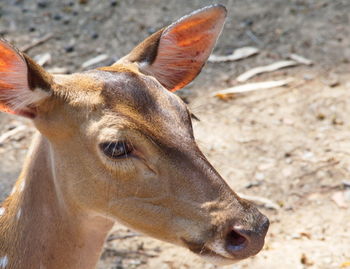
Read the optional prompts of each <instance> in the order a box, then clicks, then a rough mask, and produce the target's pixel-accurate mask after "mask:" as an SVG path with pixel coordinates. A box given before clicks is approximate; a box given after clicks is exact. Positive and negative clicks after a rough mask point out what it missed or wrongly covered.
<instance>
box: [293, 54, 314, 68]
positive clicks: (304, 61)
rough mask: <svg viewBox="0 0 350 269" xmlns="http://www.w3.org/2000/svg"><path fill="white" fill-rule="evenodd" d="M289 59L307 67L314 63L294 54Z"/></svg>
mask: <svg viewBox="0 0 350 269" xmlns="http://www.w3.org/2000/svg"><path fill="white" fill-rule="evenodd" d="M289 58H290V59H292V60H293V61H296V62H298V63H301V64H305V65H312V64H313V62H312V61H311V60H309V59H307V58H305V57H303V56H300V55H298V54H295V53H292V54H291V55H289Z"/></svg>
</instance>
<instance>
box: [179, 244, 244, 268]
mask: <svg viewBox="0 0 350 269" xmlns="http://www.w3.org/2000/svg"><path fill="white" fill-rule="evenodd" d="M181 240H182V242H183V243H184V244H185V246H186V247H187V248H188V249H189V250H190V251H191V252H193V253H195V254H197V255H198V256H200V257H201V258H203V259H205V260H207V261H208V262H211V263H213V264H216V265H221V266H222V265H229V264H232V263H235V262H237V261H239V260H240V259H235V258H233V257H229V256H226V255H223V254H221V253H218V252H217V251H215V250H214V249H213V248H212V247H209V246H206V244H205V243H196V242H191V241H187V240H186V239H183V238H182V239H181Z"/></svg>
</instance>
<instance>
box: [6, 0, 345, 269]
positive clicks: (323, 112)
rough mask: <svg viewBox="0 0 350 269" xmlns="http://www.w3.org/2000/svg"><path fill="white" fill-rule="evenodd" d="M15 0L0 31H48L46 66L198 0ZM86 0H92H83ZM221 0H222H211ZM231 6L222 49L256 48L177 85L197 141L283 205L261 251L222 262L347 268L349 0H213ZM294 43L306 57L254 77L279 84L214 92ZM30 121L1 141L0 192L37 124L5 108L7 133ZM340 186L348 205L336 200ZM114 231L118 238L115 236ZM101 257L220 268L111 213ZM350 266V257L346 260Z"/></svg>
mask: <svg viewBox="0 0 350 269" xmlns="http://www.w3.org/2000/svg"><path fill="white" fill-rule="evenodd" d="M78 2H79V1H34V0H26V1H19V0H18V1H14V0H3V1H1V2H0V35H1V36H3V37H5V38H6V39H8V40H11V41H12V42H14V43H15V44H16V45H17V46H18V47H19V48H23V47H25V46H26V45H28V44H31V43H32V42H34V41H35V39H37V38H40V37H42V36H45V35H47V34H52V38H51V39H49V40H47V41H46V42H44V43H43V44H41V45H38V46H36V47H34V48H33V49H30V50H29V51H28V53H29V55H31V56H32V57H35V56H37V55H40V54H42V53H46V52H49V53H50V54H51V58H52V60H51V61H50V62H49V63H47V65H46V68H47V69H49V70H50V69H51V70H53V69H54V68H57V67H61V68H65V69H66V71H67V72H73V71H78V70H83V68H82V67H81V64H82V63H83V62H84V61H86V60H88V59H90V58H92V57H94V56H97V55H99V54H101V53H106V54H107V55H108V57H107V60H105V61H104V62H102V63H99V65H106V64H109V63H112V62H113V61H115V60H116V59H118V58H119V57H121V56H123V55H124V54H126V53H127V52H128V51H129V50H130V49H131V48H132V47H133V46H134V45H136V44H137V43H138V42H139V41H141V40H142V39H143V38H145V37H146V36H148V35H149V34H150V33H152V32H154V31H155V30H156V29H158V28H160V27H162V26H164V25H167V24H169V23H171V22H172V21H173V20H174V19H176V18H178V17H180V16H181V15H184V14H186V13H188V12H190V11H192V10H194V9H196V8H199V7H202V6H205V5H206V4H209V3H213V2H214V1H208V0H201V1H199V0H198V1H197V0H193V1H186V0H180V1H178V0H177V1H160V0H152V1H151V0H149V1H103V2H102V1H98V0H89V1H86V3H85V4H79V3H78ZM80 2H81V3H83V2H85V1H80ZM215 2H216V1H215ZM218 2H221V3H223V4H225V5H226V6H227V7H228V9H229V15H228V19H227V23H226V25H225V29H224V31H223V33H222V37H221V38H220V40H219V42H218V44H217V47H216V49H215V51H214V53H216V54H229V53H231V52H232V51H233V50H234V49H236V48H240V47H243V46H255V47H257V48H259V49H260V53H259V54H258V55H257V56H254V57H251V58H247V59H244V60H242V61H239V62H232V63H231V62H230V63H208V64H207V65H206V67H205V68H204V70H203V72H202V73H201V75H200V76H199V77H198V78H197V79H196V81H195V82H194V83H192V84H191V85H189V86H188V87H187V88H186V89H184V90H183V91H182V93H180V94H181V96H183V97H184V98H185V99H186V100H187V101H188V102H189V106H190V108H191V110H192V111H193V112H194V113H195V114H196V115H197V116H198V117H199V118H200V121H199V122H198V121H195V122H194V129H195V135H196V137H197V140H198V143H199V145H200V147H201V148H202V150H203V151H204V153H205V154H206V155H207V157H208V158H209V160H210V161H211V162H212V163H213V165H214V166H215V167H216V168H217V170H218V171H219V172H220V173H221V174H222V175H223V177H224V178H225V179H226V180H227V182H228V183H229V184H230V186H231V187H232V188H233V189H234V190H235V191H237V192H239V193H244V194H247V195H254V196H259V197H264V198H267V199H269V200H271V201H273V202H274V203H276V204H277V205H278V206H279V208H278V209H267V208H266V207H264V206H263V205H261V206H260V208H261V210H262V211H263V212H264V213H265V214H266V215H268V216H269V218H270V220H271V228H270V231H269V233H268V236H267V238H266V245H265V248H264V250H263V251H262V252H260V253H259V254H258V255H257V256H256V257H253V258H250V259H248V260H246V261H243V262H240V263H238V264H236V265H233V266H229V267H227V268H231V269H233V268H234V269H239V268H242V269H243V268H259V269H260V268H261V269H264V268H266V269H267V268H269V269H274V268H276V269H280V268H293V269H294V268H325V269H326V268H327V269H328V268H346V266H347V263H348V262H350V224H349V223H350V189H349V187H347V186H348V184H349V183H348V182H349V181H350V128H349V127H350V121H349V117H348V115H349V113H350V76H349V67H350V63H349V62H350V38H349V36H350V27H349V22H350V15H349V14H350V2H349V1H348V0H333V1H326V0H306V1H299V0H291V1H287V0H283V1H272V0H260V1H253V0H234V1H218ZM290 53H296V54H298V55H302V56H304V57H306V58H309V59H311V60H312V61H313V62H314V64H313V65H312V66H305V65H299V66H297V67H293V68H287V69H283V70H280V71H276V72H273V73H270V74H264V75H260V76H257V77H254V78H253V79H251V80H250V81H254V82H257V81H265V80H268V79H282V78H287V77H292V78H294V81H293V82H292V83H291V84H290V85H289V86H288V87H283V88H276V89H272V90H263V91H259V92H255V93H250V94H245V95H239V96H236V97H235V98H233V99H230V100H219V99H217V98H215V97H213V96H212V92H214V91H216V90H220V89H224V88H227V87H230V86H234V85H237V84H238V82H237V81H236V79H235V78H236V77H237V75H239V74H241V73H242V72H244V71H245V70H248V69H250V68H253V67H255V66H259V65H265V64H270V63H273V62H276V61H278V60H283V59H286V58H287V57H288V55H289V54H290ZM19 125H25V126H27V128H26V129H25V130H24V131H21V132H19V133H17V134H16V135H14V136H12V137H10V138H9V139H8V140H6V141H5V142H4V143H3V144H0V199H4V198H5V197H6V195H7V194H8V193H9V191H10V189H11V185H12V184H13V182H14V181H15V179H16V177H17V175H18V173H19V171H20V168H21V164H22V161H23V158H24V156H25V153H26V150H27V148H28V145H29V144H30V139H31V136H32V134H33V131H34V130H33V127H32V125H31V122H30V121H27V120H24V119H21V118H16V117H14V116H8V115H5V114H0V126H1V127H0V136H1V134H3V133H5V132H7V131H9V130H11V129H13V128H16V127H17V126H19ZM334 197H340V198H339V199H341V200H342V201H343V203H344V206H343V207H340V206H339V202H338V204H337V203H335V202H334V199H333V198H334ZM113 238H114V239H113ZM110 239H111V240H109V242H107V243H106V245H105V249H104V251H103V254H102V257H101V260H100V262H99V264H98V268H99V269H107V268H108V269H112V268H142V269H143V268H157V269H158V268H159V269H161V268H164V269H165V268H166V269H168V268H193V269H195V268H216V267H215V266H213V265H211V264H209V263H205V262H204V261H202V260H201V259H200V258H198V257H196V256H194V255H193V254H191V253H190V252H189V251H187V250H185V249H182V248H178V247H174V246H172V245H169V244H165V243H162V242H160V241H157V240H154V239H151V238H149V237H146V236H143V235H139V234H137V233H135V232H133V231H130V230H128V229H127V228H125V227H123V226H121V225H116V226H115V229H114V230H113V232H112V235H111V238H110ZM349 268H350V266H349Z"/></svg>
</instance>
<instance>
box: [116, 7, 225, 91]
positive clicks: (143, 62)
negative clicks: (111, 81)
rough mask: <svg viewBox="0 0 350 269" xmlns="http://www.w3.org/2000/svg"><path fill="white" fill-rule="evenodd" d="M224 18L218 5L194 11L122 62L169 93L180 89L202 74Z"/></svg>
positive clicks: (149, 39) (153, 37)
mask: <svg viewBox="0 0 350 269" xmlns="http://www.w3.org/2000/svg"><path fill="white" fill-rule="evenodd" d="M225 18H226V9H225V7H223V6H221V5H213V6H209V7H205V8H203V9H200V10H197V11H195V12H193V13H191V14H189V15H187V16H185V17H182V18H181V19H179V20H178V21H176V22H174V23H173V24H171V25H170V26H168V27H166V28H164V29H162V30H160V31H158V32H156V33H155V34H153V35H151V36H150V37H149V38H147V39H146V40H145V41H144V42H142V43H141V44H139V45H138V46H137V47H136V48H135V49H134V50H132V51H131V53H130V54H129V55H127V56H126V57H124V58H122V59H121V61H129V62H137V63H138V64H139V68H140V71H141V72H143V73H145V74H147V75H152V76H154V77H155V78H157V80H158V81H159V82H160V83H161V84H162V85H163V86H164V87H165V88H167V89H168V90H170V91H176V90H179V89H181V88H183V87H184V86H186V85H187V84H188V83H190V82H191V81H192V80H193V79H194V78H195V77H196V76H197V75H198V74H199V72H200V71H201V69H202V67H203V65H204V64H205V62H206V61H207V59H208V57H209V55H210V53H211V51H212V49H213V47H214V45H215V43H216V40H217V38H218V36H219V35H220V33H221V30H222V27H223V24H224V21H225ZM118 63H119V62H118Z"/></svg>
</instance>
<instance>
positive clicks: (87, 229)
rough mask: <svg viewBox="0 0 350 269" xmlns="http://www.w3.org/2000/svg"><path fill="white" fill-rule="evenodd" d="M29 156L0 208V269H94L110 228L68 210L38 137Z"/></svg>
mask: <svg viewBox="0 0 350 269" xmlns="http://www.w3.org/2000/svg"><path fill="white" fill-rule="evenodd" d="M29 155H30V156H29V157H28V160H27V162H26V164H25V166H24V169H23V171H22V173H21V176H20V177H19V179H18V181H17V183H16V185H15V187H14V189H13V192H12V194H11V195H10V196H9V197H8V198H7V199H6V200H5V202H4V203H3V205H1V206H0V213H1V214H0V268H16V269H22V268H23V269H24V268H26V269H32V268H35V269H45V268H47V269H49V268H50V269H56V268H57V269H58V268H67V269H68V268H69V269H74V268H86V269H89V268H94V267H95V265H96V263H97V261H98V258H99V256H100V252H101V249H102V246H103V243H104V240H105V238H106V236H107V233H108V231H109V230H110V229H111V227H112V224H113V223H112V222H111V221H110V220H108V219H107V218H103V217H101V216H96V215H94V214H92V213H91V212H84V211H82V210H75V209H74V207H73V206H71V204H70V201H69V199H67V197H65V195H64V193H62V192H61V191H60V188H59V182H60V181H62V180H63V179H62V178H59V175H58V174H57V173H55V165H56V164H55V161H54V160H53V154H52V149H51V147H50V144H49V142H48V141H47V140H46V139H45V138H44V137H43V136H41V135H37V137H36V138H35V140H34V142H33V145H32V149H31V150H30V153H29Z"/></svg>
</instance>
